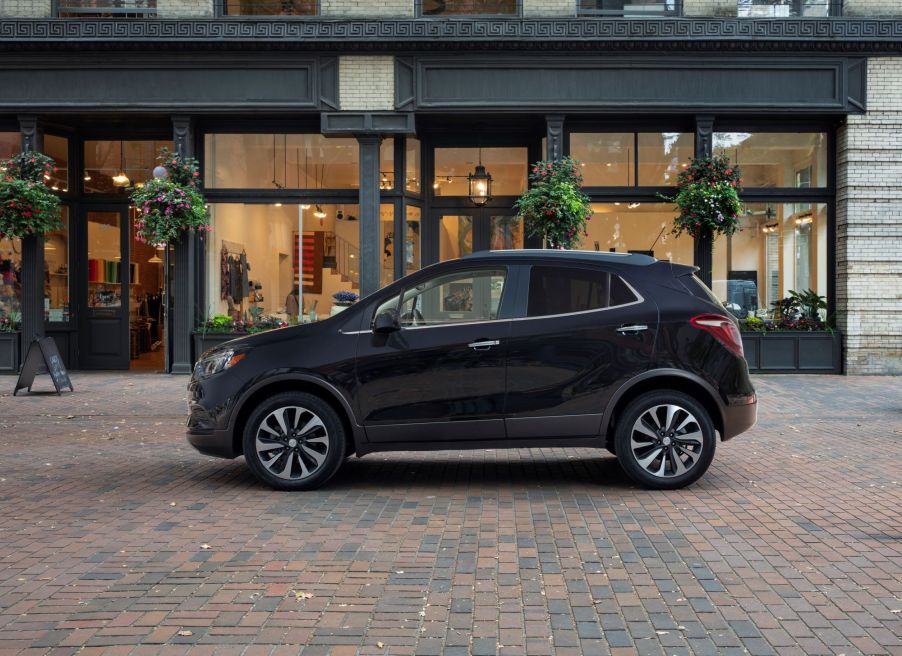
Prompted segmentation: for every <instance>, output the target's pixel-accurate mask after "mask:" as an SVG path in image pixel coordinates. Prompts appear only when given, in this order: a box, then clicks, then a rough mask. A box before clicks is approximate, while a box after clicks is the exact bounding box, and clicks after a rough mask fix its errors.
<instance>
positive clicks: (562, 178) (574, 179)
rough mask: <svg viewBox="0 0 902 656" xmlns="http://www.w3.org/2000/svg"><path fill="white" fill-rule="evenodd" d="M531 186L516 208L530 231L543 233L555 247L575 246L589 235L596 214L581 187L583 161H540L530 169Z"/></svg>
mask: <svg viewBox="0 0 902 656" xmlns="http://www.w3.org/2000/svg"><path fill="white" fill-rule="evenodd" d="M529 182H530V186H529V189H527V190H526V191H525V192H523V194H522V195H521V196H520V198H518V199H517V202H516V203H515V204H514V209H515V210H516V211H517V213H518V214H519V215H520V216H522V217H523V219H524V221H525V222H526V232H527V234H529V235H530V236H532V237H536V236H538V237H542V239H543V240H545V243H546V244H547V245H548V246H549V247H551V248H562V249H571V248H576V247H577V246H579V242H580V238H581V237H582V236H584V235H587V234H588V233H587V232H586V222H587V221H588V220H589V219H590V218H591V217H592V206H591V204H590V200H589V197H588V196H587V195H586V194H584V193H583V192H582V190H581V189H580V187H581V186H582V183H583V176H582V174H581V173H580V171H579V162H577V161H576V160H573V159H570V158H569V157H565V158H563V159H561V160H556V161H543V162H536V163H535V164H533V166H532V168H531V169H530V174H529Z"/></svg>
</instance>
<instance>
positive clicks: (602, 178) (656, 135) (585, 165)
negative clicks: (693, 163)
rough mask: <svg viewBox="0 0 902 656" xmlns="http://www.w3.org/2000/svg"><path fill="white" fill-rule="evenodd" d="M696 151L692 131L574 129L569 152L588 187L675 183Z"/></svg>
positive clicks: (652, 185)
mask: <svg viewBox="0 0 902 656" xmlns="http://www.w3.org/2000/svg"><path fill="white" fill-rule="evenodd" d="M694 152H695V135H694V134H693V133H691V132H638V133H635V132H574V133H572V134H571V135H570V156H571V157H573V159H575V160H577V161H579V163H580V166H581V167H582V174H583V183H584V184H585V185H586V186H588V187H634V186H637V185H638V186H643V187H646V186H648V187H661V186H673V185H676V181H677V176H678V175H679V172H680V171H681V170H682V169H684V168H685V167H686V166H688V164H689V159H690V158H691V157H692V156H693V153H694Z"/></svg>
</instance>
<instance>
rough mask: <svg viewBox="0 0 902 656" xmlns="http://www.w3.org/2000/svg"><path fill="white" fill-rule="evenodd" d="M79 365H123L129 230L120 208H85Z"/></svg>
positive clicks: (126, 337) (125, 361)
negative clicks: (84, 264)
mask: <svg viewBox="0 0 902 656" xmlns="http://www.w3.org/2000/svg"><path fill="white" fill-rule="evenodd" d="M83 223H84V225H85V232H84V234H85V241H84V242H83V244H84V253H85V255H84V257H83V258H81V259H82V261H85V262H87V266H86V267H85V269H84V272H83V274H82V276H83V282H82V285H81V299H79V300H80V302H81V305H82V311H81V312H79V316H80V317H81V329H80V330H79V335H80V339H79V342H80V344H79V346H80V348H79V365H80V366H81V367H82V368H84V369H128V364H129V321H128V317H129V291H128V290H129V288H130V284H129V283H130V281H131V275H130V274H131V272H130V266H129V258H128V252H129V249H128V240H129V230H128V222H127V214H126V211H125V210H124V209H102V210H101V209H86V210H84V214H83Z"/></svg>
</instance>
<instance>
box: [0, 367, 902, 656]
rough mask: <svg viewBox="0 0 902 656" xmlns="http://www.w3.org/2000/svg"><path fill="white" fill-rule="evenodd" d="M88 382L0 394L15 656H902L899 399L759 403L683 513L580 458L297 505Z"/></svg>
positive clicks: (389, 460) (782, 389) (334, 490)
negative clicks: (50, 391) (56, 390)
mask: <svg viewBox="0 0 902 656" xmlns="http://www.w3.org/2000/svg"><path fill="white" fill-rule="evenodd" d="M73 382H74V384H75V389H76V392H75V393H74V394H66V395H64V396H63V397H60V398H57V397H56V396H50V395H42V396H31V397H25V398H21V397H20V398H12V397H11V396H9V394H7V393H6V391H7V390H9V389H11V388H12V385H13V379H12V378H9V377H4V378H0V389H2V390H3V391H4V395H3V396H0V654H4V655H5V654H44V653H54V654H75V653H80V654H94V653H111V654H135V655H138V654H157V653H165V654H185V653H191V654H208V653H223V654H248V655H253V654H270V653H273V654H275V653H286V654H297V653H298V652H299V651H300V652H301V653H303V655H304V656H313V655H319V654H334V655H335V656H338V655H342V654H421V655H423V656H426V655H430V654H436V655H438V654H443V655H447V656H452V655H461V656H463V655H469V654H473V655H482V654H537V655H539V654H558V655H564V654H591V655H593V656H594V655H601V654H608V653H611V654H633V653H641V654H667V655H670V654H686V653H695V654H746V653H750V654H780V655H781V656H783V655H791V654H847V655H849V656H851V654H858V653H864V654H902V612H900V611H902V378H899V379H887V378H841V377H821V376H809V377H796V376H786V377H768V378H758V379H757V381H756V384H757V386H758V390H759V396H760V406H759V407H760V422H759V424H758V426H757V427H756V428H754V429H753V430H752V431H751V432H749V433H747V434H746V435H743V436H740V437H738V438H737V439H735V440H733V441H731V442H728V443H726V444H723V445H720V446H718V453H717V456H716V458H715V461H714V465H713V467H712V469H711V471H710V472H709V473H708V475H707V476H706V477H705V478H703V479H702V480H701V481H700V482H699V483H698V484H696V485H695V486H694V487H692V488H690V489H688V490H683V491H678V492H668V493H662V492H649V491H644V490H641V489H638V488H636V487H634V486H633V485H631V484H630V483H629V481H628V480H627V479H626V478H625V477H624V476H623V474H621V473H620V471H619V469H618V467H617V465H616V461H615V460H614V459H613V457H611V456H609V455H608V454H607V453H606V452H603V453H599V452H595V451H589V450H564V449H532V450H526V449H524V450H517V451H475V452H463V453H453V452H437V453H426V454H419V453H393V454H386V455H382V454H377V455H371V456H367V457H366V458H363V459H352V460H350V461H348V462H347V463H346V465H345V466H344V468H343V469H342V470H341V471H340V472H339V474H338V476H337V477H336V478H335V479H334V480H333V481H332V483H331V484H330V485H329V486H328V488H327V489H323V490H320V491H317V492H308V493H293V494H292V493H278V492H274V491H271V490H269V489H266V488H263V487H261V486H260V485H258V484H257V483H256V482H255V481H254V480H253V479H252V477H251V475H250V474H249V473H248V471H247V470H246V469H245V466H244V463H243V461H242V460H237V461H234V462H229V461H221V460H215V459H212V458H207V457H204V456H201V455H200V454H198V453H196V452H195V451H193V450H192V449H191V448H190V447H189V446H188V445H187V443H186V442H185V441H184V437H183V433H182V427H181V425H182V421H183V416H184V396H185V392H184V386H185V383H186V382H187V381H186V379H184V378H172V377H166V376H157V375H143V376H137V375H132V376H128V375H111V374H93V375H92V374H76V375H74V376H73ZM301 646H303V649H301Z"/></svg>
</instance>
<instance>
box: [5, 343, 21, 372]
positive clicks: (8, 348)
mask: <svg viewBox="0 0 902 656" xmlns="http://www.w3.org/2000/svg"><path fill="white" fill-rule="evenodd" d="M20 334H21V333H0V373H3V374H15V373H18V372H19V359H20V358H21V349H20V345H19V340H20V338H19V335H20Z"/></svg>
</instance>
